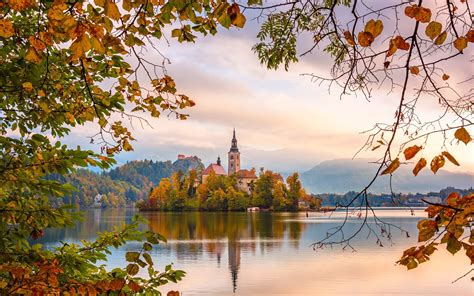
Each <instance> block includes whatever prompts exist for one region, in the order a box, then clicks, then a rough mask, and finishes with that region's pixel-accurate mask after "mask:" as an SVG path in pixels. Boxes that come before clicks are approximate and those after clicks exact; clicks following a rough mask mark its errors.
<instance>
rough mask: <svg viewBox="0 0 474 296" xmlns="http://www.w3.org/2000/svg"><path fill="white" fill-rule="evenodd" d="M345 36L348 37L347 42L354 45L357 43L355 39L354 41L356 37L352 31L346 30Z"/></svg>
mask: <svg viewBox="0 0 474 296" xmlns="http://www.w3.org/2000/svg"><path fill="white" fill-rule="evenodd" d="M344 37H345V38H346V40H347V43H348V44H349V45H352V46H354V45H356V43H355V41H354V37H353V36H352V34H351V32H349V31H345V32H344Z"/></svg>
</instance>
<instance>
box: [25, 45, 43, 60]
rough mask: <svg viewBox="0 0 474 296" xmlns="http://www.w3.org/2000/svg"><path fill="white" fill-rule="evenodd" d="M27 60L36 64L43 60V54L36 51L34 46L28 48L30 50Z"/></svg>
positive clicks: (26, 56)
mask: <svg viewBox="0 0 474 296" xmlns="http://www.w3.org/2000/svg"><path fill="white" fill-rule="evenodd" d="M25 60H27V61H28V62H32V63H35V64H39V63H40V62H41V56H40V55H39V54H38V53H37V52H36V50H35V49H34V48H30V49H28V52H27V53H26V55H25Z"/></svg>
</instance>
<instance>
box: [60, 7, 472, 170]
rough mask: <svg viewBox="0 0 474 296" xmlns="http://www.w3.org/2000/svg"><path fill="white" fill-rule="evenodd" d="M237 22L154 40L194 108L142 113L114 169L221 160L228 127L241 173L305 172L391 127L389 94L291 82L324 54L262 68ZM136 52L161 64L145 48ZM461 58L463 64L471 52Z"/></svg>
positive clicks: (455, 150) (314, 69)
mask: <svg viewBox="0 0 474 296" xmlns="http://www.w3.org/2000/svg"><path fill="white" fill-rule="evenodd" d="M247 18H248V21H247V24H246V27H245V28H243V29H232V30H225V29H222V28H221V30H220V31H219V32H218V34H217V35H216V36H206V37H203V36H201V35H199V36H198V38H197V40H196V42H195V43H186V44H179V43H178V42H176V41H174V40H169V45H166V44H164V43H159V46H160V47H159V48H160V51H161V52H162V53H163V54H164V55H165V56H166V57H167V58H168V59H169V61H170V64H168V65H167V66H166V68H167V71H168V74H169V75H171V76H172V77H173V78H174V79H175V82H176V84H177V88H178V92H180V93H184V94H186V95H188V96H189V97H191V98H192V99H193V100H194V101H195V102H196V106H195V107H193V108H191V109H188V110H186V112H187V113H189V114H190V117H189V119H188V120H186V121H179V120H176V119H174V118H173V117H166V116H162V117H161V118H159V119H153V118H150V117H147V116H145V118H147V119H148V120H149V122H150V124H151V126H152V127H146V126H145V127H144V128H141V127H140V125H139V124H138V123H135V124H134V130H132V132H133V134H134V137H135V138H136V139H137V141H136V142H135V143H133V145H134V148H135V150H134V151H133V152H128V153H122V154H121V155H119V156H118V157H117V160H118V162H119V164H120V163H123V162H125V161H127V160H134V159H145V158H146V159H153V160H175V159H176V156H177V154H185V155H197V156H198V157H200V158H201V159H202V161H203V162H204V163H205V164H206V165H207V164H209V163H210V162H215V161H216V159H217V157H218V156H220V157H221V158H222V159H223V160H224V161H223V162H224V163H226V161H227V152H228V150H229V148H230V142H231V138H232V130H233V128H235V130H236V134H237V139H238V145H239V149H240V152H241V159H242V168H251V167H255V168H260V167H265V168H268V169H272V170H276V171H281V172H290V171H305V170H307V169H310V168H312V167H313V166H315V165H317V164H318V163H320V162H322V161H325V160H330V159H337V158H352V157H353V155H354V154H355V153H356V152H357V151H358V149H359V148H360V147H361V146H362V145H363V144H364V142H365V141H366V138H367V135H366V134H361V132H363V131H365V130H368V129H370V128H371V127H372V126H373V125H374V124H375V123H376V122H388V123H390V122H391V121H392V120H393V116H394V113H395V110H396V107H397V103H398V97H397V96H396V95H395V94H388V92H387V90H386V89H380V90H375V91H374V93H373V97H372V98H371V99H370V102H369V101H367V100H366V99H364V98H363V97H361V96H359V97H355V96H344V97H343V98H342V99H341V98H340V96H339V94H340V93H339V91H338V90H337V89H331V90H330V89H329V88H328V85H324V84H323V85H319V84H316V83H314V82H312V81H311V79H310V78H308V77H307V76H302V75H301V74H304V73H318V74H326V75H327V74H328V69H329V67H330V66H331V60H330V58H329V56H328V55H326V54H324V53H321V52H315V53H313V54H311V55H307V56H305V57H302V58H300V61H299V63H297V64H292V65H291V66H290V69H289V71H285V70H284V69H280V70H277V71H274V70H267V69H266V68H265V67H264V66H262V65H260V63H259V61H258V59H257V57H256V55H255V54H254V53H253V52H252V50H251V48H252V46H253V45H254V44H255V42H256V40H257V39H256V34H257V32H258V27H259V22H258V21H257V20H251V17H249V16H248V17H247ZM307 41H308V40H305V39H303V40H302V43H303V44H304V43H305V42H307ZM146 55H147V57H153V60H156V61H157V62H161V59H162V58H161V57H160V56H159V55H158V54H157V53H156V52H155V51H153V50H152V49H149V51H148V52H147V53H146ZM466 56H467V57H468V58H469V57H471V58H472V50H471V51H470V54H468V55H466ZM456 75H459V77H460V79H465V76H466V75H467V76H469V75H471V76H472V68H471V69H469V67H468V68H466V67H464V68H462V67H461V68H460V69H459V71H456V73H451V76H452V77H453V79H454V78H455V77H456ZM423 104H424V105H423ZM422 107H423V108H424V109H423V110H424V111H423V112H424V114H425V115H426V118H427V119H428V118H435V117H436V116H437V114H438V112H439V109H438V108H437V106H436V104H432V103H431V102H428V103H423V102H422ZM95 132H96V130H95V127H90V126H85V127H81V128H77V129H75V130H74V131H73V134H72V136H71V137H69V138H68V139H67V140H66V141H67V142H70V143H73V144H76V143H81V144H82V146H84V138H85V137H87V136H90V135H92V134H94V133H95ZM472 145H473V144H472V143H471V144H470V145H469V146H467V147H466V146H465V145H464V144H461V145H457V144H455V143H453V145H452V146H449V149H450V150H449V151H450V152H451V153H452V154H453V155H455V156H457V157H458V159H459V161H460V162H461V163H462V164H463V166H461V167H460V168H457V167H454V166H449V165H447V166H446V169H448V170H452V171H460V172H469V171H474V149H472ZM430 147H431V148H430V149H431V150H430V149H428V150H427V151H426V152H425V153H426V155H427V157H429V156H434V155H435V154H437V153H440V152H441V150H440V149H441V142H440V141H437V140H436V139H435V141H434V142H433V145H431V146H430ZM88 148H90V147H88ZM93 148H94V149H97V147H93ZM380 153H382V150H380V151H379V150H376V151H374V152H372V151H368V152H365V153H362V154H360V156H359V157H364V158H366V157H367V158H378V157H379V156H380Z"/></svg>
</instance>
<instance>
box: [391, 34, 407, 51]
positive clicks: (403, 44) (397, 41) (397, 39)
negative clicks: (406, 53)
mask: <svg viewBox="0 0 474 296" xmlns="http://www.w3.org/2000/svg"><path fill="white" fill-rule="evenodd" d="M394 42H395V45H396V46H397V48H398V49H401V50H408V49H410V44H408V42H406V41H405V39H403V37H402V36H397V37H395V38H394Z"/></svg>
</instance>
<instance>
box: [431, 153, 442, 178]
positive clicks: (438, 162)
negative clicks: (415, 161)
mask: <svg viewBox="0 0 474 296" xmlns="http://www.w3.org/2000/svg"><path fill="white" fill-rule="evenodd" d="M430 166H431V171H433V173H435V174H436V172H437V171H438V170H439V169H440V168H442V167H443V166H444V157H443V155H437V156H435V157H433V159H432V160H431V165H430Z"/></svg>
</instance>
